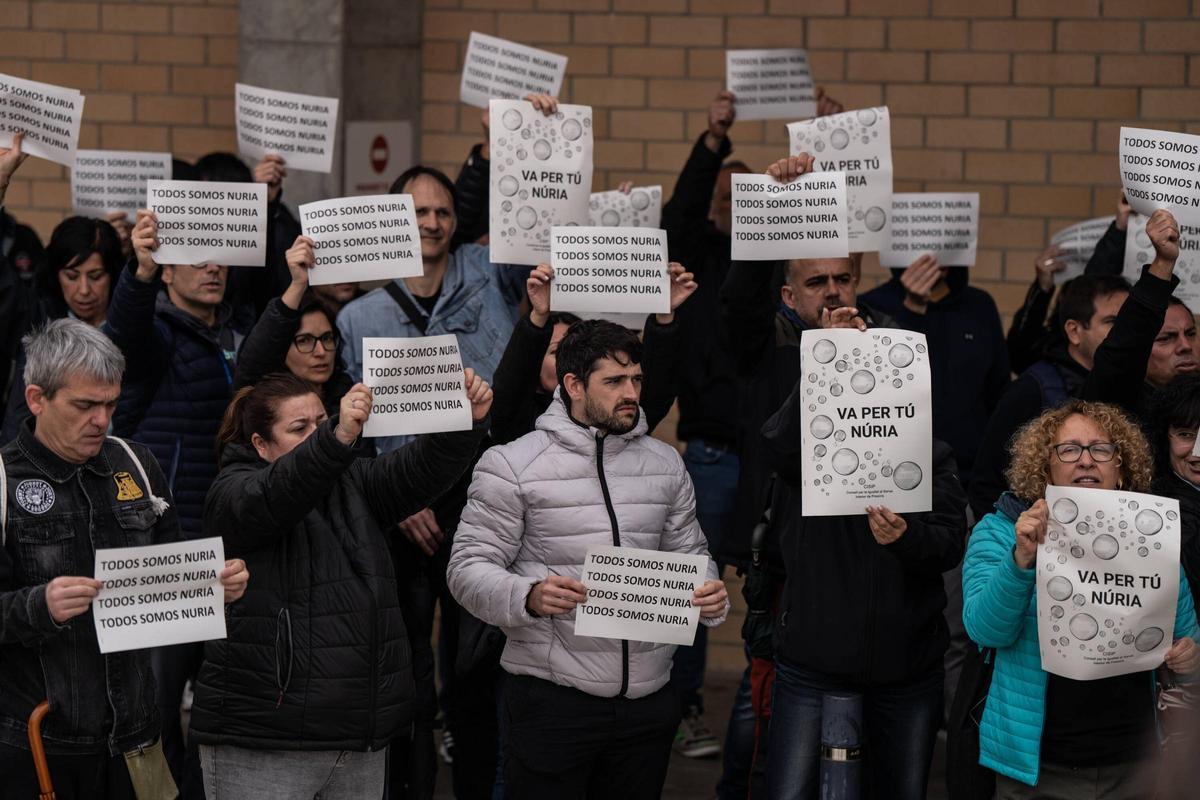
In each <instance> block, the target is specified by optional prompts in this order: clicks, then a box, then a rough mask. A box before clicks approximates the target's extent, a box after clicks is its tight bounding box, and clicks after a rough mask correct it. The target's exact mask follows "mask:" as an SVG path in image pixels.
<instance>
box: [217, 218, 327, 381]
mask: <svg viewBox="0 0 1200 800" xmlns="http://www.w3.org/2000/svg"><path fill="white" fill-rule="evenodd" d="M313 247H314V244H313V241H312V239H309V238H308V237H307V236H298V237H296V241H295V243H294V244H293V245H292V247H291V248H290V249H289V250H288V251H287V254H286V258H287V264H288V271H289V272H290V274H291V283H290V284H289V285H288V288H287V290H286V291H284V293H283V295H282V296H281V297H276V298H274V299H273V300H271V302H270V303H268V304H267V307H266V309H265V310H264V311H263V313H262V316H261V317H259V319H258V322H257V323H255V325H254V327H253V328H252V329H251V330H250V333H249V335H248V336H246V340H245V341H244V342H242V349H241V351H240V352H239V353H238V360H237V369H236V370H235V371H234V375H233V381H234V388H236V389H240V388H241V387H243V386H249V385H252V384H254V383H256V382H258V380H259V379H260V378H262V377H263V376H264V375H268V374H270V373H272V372H281V371H283V370H285V369H286V361H287V354H288V348H290V347H291V346H292V339H293V338H294V337H295V335H296V331H297V330H299V328H300V303H301V302H302V300H303V298H304V292H305V290H306V289H308V270H309V269H311V268H312V265H313Z"/></svg>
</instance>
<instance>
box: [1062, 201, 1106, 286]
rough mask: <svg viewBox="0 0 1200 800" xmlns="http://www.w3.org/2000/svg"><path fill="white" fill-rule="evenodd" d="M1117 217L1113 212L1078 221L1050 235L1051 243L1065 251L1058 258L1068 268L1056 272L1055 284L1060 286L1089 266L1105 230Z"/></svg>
mask: <svg viewBox="0 0 1200 800" xmlns="http://www.w3.org/2000/svg"><path fill="white" fill-rule="evenodd" d="M1114 219H1116V217H1114V216H1113V215H1112V214H1109V215H1108V216H1107V217H1095V218H1094V219H1088V220H1084V221H1083V222H1076V223H1075V224H1074V225H1069V226H1067V227H1065V228H1063V229H1062V230H1061V231H1059V232H1058V233H1056V234H1054V235H1053V236H1051V237H1050V244H1052V245H1055V246H1057V247H1058V248H1060V249H1061V250H1062V251H1063V252H1062V254H1061V255H1059V256H1057V258H1058V260H1059V261H1061V262H1063V263H1064V264H1066V265H1067V266H1066V269H1062V270H1059V271H1058V272H1056V273H1054V285H1055V286H1059V285H1061V284H1064V283H1066V282H1067V281H1069V280H1071V279H1072V278H1078V277H1079V276H1080V275H1082V274H1083V271H1084V270H1085V269H1086V268H1087V263H1088V261H1090V260H1091V259H1092V254H1094V253H1095V252H1096V245H1097V244H1099V243H1100V240H1101V239H1102V238H1104V232H1105V231H1107V230H1108V226H1109V225H1111V224H1112V222H1113V220H1114Z"/></svg>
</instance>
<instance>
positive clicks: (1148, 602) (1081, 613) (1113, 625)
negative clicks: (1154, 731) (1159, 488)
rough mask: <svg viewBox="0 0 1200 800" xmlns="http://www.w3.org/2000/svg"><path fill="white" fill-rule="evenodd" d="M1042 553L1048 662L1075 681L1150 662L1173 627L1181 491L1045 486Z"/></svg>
mask: <svg viewBox="0 0 1200 800" xmlns="http://www.w3.org/2000/svg"><path fill="white" fill-rule="evenodd" d="M1046 504H1047V505H1048V506H1049V507H1050V518H1049V521H1048V523H1047V525H1046V543H1045V544H1044V545H1042V546H1040V547H1038V554H1037V619H1038V644H1039V646H1040V648H1041V653H1042V669H1044V670H1046V671H1047V672H1052V673H1054V674H1055V675H1061V676H1063V677H1064V678H1071V679H1072V680H1077V681H1090V680H1096V679H1097V678H1111V677H1113V676H1114V675H1125V674H1127V673H1130V672H1144V671H1147V670H1152V669H1155V668H1156V667H1158V666H1159V665H1160V664H1162V663H1163V658H1164V657H1165V656H1166V653H1167V650H1168V649H1170V647H1171V642H1172V638H1173V634H1174V631H1175V608H1176V602H1177V600H1178V595H1179V529H1180V526H1179V501H1178V500H1170V499H1168V498H1165V497H1157V496H1155V495H1152V494H1140V493H1138V492H1118V491H1108V490H1105V489H1078V488H1075V487H1068V486H1047V487H1046Z"/></svg>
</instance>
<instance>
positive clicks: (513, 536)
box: [446, 447, 537, 628]
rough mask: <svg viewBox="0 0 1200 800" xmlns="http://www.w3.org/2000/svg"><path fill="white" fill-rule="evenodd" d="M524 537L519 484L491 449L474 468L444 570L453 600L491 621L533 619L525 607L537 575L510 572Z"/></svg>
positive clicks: (506, 623) (506, 624) (513, 624)
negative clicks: (530, 575)
mask: <svg viewBox="0 0 1200 800" xmlns="http://www.w3.org/2000/svg"><path fill="white" fill-rule="evenodd" d="M524 537H525V502H524V499H523V498H522V497H521V486H520V483H519V481H518V480H517V476H516V473H515V472H513V468H512V466H511V465H510V464H509V463H508V461H506V460H505V458H504V453H503V449H502V448H497V447H493V448H492V449H490V450H488V451H487V452H486V453H484V454H483V458H481V459H480V460H479V463H478V464H477V465H476V466H475V473H474V475H473V476H472V479H471V488H470V489H469V490H468V492H467V507H466V508H465V509H463V513H462V519H461V521H460V522H459V525H458V530H457V531H456V532H455V534H454V546H453V548H452V549H451V551H450V563H449V566H448V567H447V569H446V581H447V583H448V585H449V587H450V592H451V593H452V594H453V595H454V598H455V599H456V600H458V602H459V603H461V604H462V606H463V607H464V608H465V609H467V610H468V611H470V612H471V613H472V614H474V615H475V616H476V617H478V618H479V619H481V620H483V621H484V622H487V623H489V624H491V625H498V626H500V627H502V628H518V627H522V626H525V625H532V624H534V623H535V622H536V621H537V620H536V619H535V618H534V617H533V616H531V615H530V614H529V611H528V610H527V609H526V608H525V599H526V598H527V597H528V596H529V591H530V589H532V588H533V585H534V584H535V583H537V579H536V578H532V577H528V576H522V575H516V574H514V573H513V572H511V571H510V570H509V567H510V566H512V564H513V562H515V561H516V560H517V554H518V553H520V551H521V545H522V542H523V540H524Z"/></svg>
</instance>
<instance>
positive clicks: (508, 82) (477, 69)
mask: <svg viewBox="0 0 1200 800" xmlns="http://www.w3.org/2000/svg"><path fill="white" fill-rule="evenodd" d="M566 71H567V57H566V56H560V55H558V54H557V53H551V52H549V51H547V50H539V49H537V48H536V47H528V46H526V45H523V44H517V43H516V42H510V41H508V40H507V39H498V38H496V37H495V36H488V35H487V34H484V33H479V32H477V31H472V32H471V38H470V40H469V41H468V42H467V57H466V59H464V61H463V71H462V82H461V83H460V84H459V87H458V99H459V100H461V101H462V102H464V103H466V104H467V105H471V106H477V107H479V108H487V107H488V102H489V101H490V100H515V99H518V98H521V97H524V96H525V95H527V94H549V95H553V96H555V97H557V96H558V93H559V90H560V89H561V88H562V81H563V75H564V74H565V73H566ZM492 119H495V117H493V118H492Z"/></svg>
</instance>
